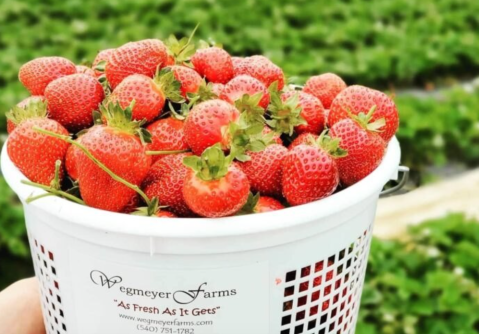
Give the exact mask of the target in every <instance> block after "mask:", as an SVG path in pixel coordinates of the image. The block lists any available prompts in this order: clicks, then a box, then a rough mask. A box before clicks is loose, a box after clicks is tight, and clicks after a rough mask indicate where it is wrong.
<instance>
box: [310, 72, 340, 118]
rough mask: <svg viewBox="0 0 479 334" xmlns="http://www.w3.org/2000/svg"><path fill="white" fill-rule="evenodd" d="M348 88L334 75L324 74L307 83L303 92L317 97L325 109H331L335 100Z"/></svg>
mask: <svg viewBox="0 0 479 334" xmlns="http://www.w3.org/2000/svg"><path fill="white" fill-rule="evenodd" d="M346 87H347V85H346V83H345V82H344V81H343V79H341V78H340V77H339V76H337V75H336V74H334V73H324V74H321V75H316V76H314V77H311V78H309V79H308V81H306V84H305V85H304V87H303V92H305V93H308V94H311V95H313V96H315V97H317V98H318V99H319V100H320V101H321V103H322V104H323V106H324V108H326V109H329V107H330V106H331V103H332V102H333V100H334V98H335V97H336V96H337V95H338V94H339V93H340V92H341V91H342V90H343V89H345V88H346Z"/></svg>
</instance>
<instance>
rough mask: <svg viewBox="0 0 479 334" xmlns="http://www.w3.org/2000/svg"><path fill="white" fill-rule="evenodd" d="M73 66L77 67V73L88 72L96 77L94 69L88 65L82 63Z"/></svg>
mask: <svg viewBox="0 0 479 334" xmlns="http://www.w3.org/2000/svg"><path fill="white" fill-rule="evenodd" d="M75 67H76V69H77V73H83V74H88V75H89V76H92V77H94V78H96V75H95V71H94V70H92V69H91V68H90V67H87V66H84V65H76V66H75Z"/></svg>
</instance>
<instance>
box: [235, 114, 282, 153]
mask: <svg viewBox="0 0 479 334" xmlns="http://www.w3.org/2000/svg"><path fill="white" fill-rule="evenodd" d="M264 127H265V124H264V123H263V122H260V121H257V120H255V121H251V120H250V119H249V116H248V115H247V114H246V113H242V114H241V116H240V118H239V120H238V121H237V122H231V123H230V125H229V127H227V128H226V131H227V132H228V133H227V136H228V137H229V142H230V155H231V156H232V157H233V158H234V159H236V160H238V161H241V162H245V161H248V160H251V157H250V156H249V155H247V153H248V152H260V151H263V150H264V149H265V148H266V147H267V146H269V145H271V144H274V143H275V140H274V136H275V132H273V131H271V132H269V133H267V134H263V130H264Z"/></svg>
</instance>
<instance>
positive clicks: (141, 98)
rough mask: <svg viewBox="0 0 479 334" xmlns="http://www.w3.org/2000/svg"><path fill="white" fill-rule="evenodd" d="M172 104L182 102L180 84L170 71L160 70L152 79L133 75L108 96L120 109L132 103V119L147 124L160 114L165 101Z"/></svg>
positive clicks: (141, 75)
mask: <svg viewBox="0 0 479 334" xmlns="http://www.w3.org/2000/svg"><path fill="white" fill-rule="evenodd" d="M167 98H168V99H170V100H171V101H174V102H180V101H181V100H182V97H181V94H180V83H179V82H178V81H176V79H175V77H174V75H173V73H172V72H171V69H169V68H167V69H164V70H162V71H161V72H160V73H159V74H158V75H157V76H156V77H155V78H154V79H152V78H150V77H148V76H146V75H143V74H133V75H130V76H129V77H127V78H126V79H125V80H123V81H122V82H121V83H120V84H119V85H118V86H117V87H116V88H115V90H114V91H113V92H112V93H111V95H110V96H109V101H110V102H111V103H119V104H120V106H121V107H122V108H126V107H128V106H129V105H130V104H131V103H132V102H133V101H135V104H134V106H133V119H134V120H137V121H141V120H143V119H145V120H146V122H147V123H149V122H151V121H153V120H154V119H155V118H156V117H158V116H159V115H160V114H161V111H162V110H163V107H164V106H165V102H166V99H167Z"/></svg>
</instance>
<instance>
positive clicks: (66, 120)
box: [45, 74, 105, 132]
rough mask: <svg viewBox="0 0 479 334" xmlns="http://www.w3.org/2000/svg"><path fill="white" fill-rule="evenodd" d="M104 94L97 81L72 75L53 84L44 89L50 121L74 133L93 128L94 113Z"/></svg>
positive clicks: (85, 76)
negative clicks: (58, 123) (55, 121)
mask: <svg viewBox="0 0 479 334" xmlns="http://www.w3.org/2000/svg"><path fill="white" fill-rule="evenodd" d="M104 97H105V94H104V92H103V87H102V86H101V84H100V83H99V82H98V80H96V79H95V78H93V77H91V76H89V75H86V74H73V75H69V76H66V77H62V78H59V79H56V80H54V81H52V82H51V83H50V84H49V85H48V86H47V88H46V89H45V98H46V99H47V101H48V112H49V116H50V118H52V119H54V120H57V121H58V122H60V123H61V124H62V125H63V126H64V127H66V128H67V129H68V130H69V131H71V132H76V131H79V130H82V129H85V128H87V127H89V126H91V125H92V124H93V116H92V112H93V111H94V110H97V109H98V105H99V104H100V103H101V102H102V101H103V98H104Z"/></svg>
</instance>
